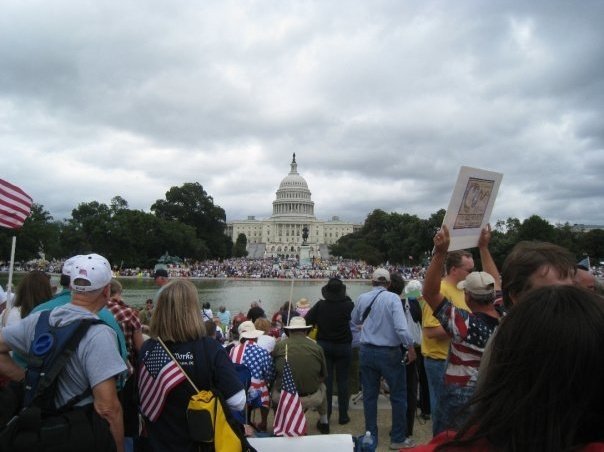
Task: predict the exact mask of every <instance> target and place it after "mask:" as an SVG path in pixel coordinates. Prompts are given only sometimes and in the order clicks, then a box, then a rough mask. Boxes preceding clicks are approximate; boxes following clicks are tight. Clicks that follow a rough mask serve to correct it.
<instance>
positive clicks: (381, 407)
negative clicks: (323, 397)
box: [256, 395, 432, 452]
mask: <svg viewBox="0 0 604 452" xmlns="http://www.w3.org/2000/svg"><path fill="white" fill-rule="evenodd" d="M337 406H338V402H337V399H336V398H335V397H334V399H333V410H334V412H335V413H336V415H335V417H334V416H332V422H331V424H330V433H348V434H351V435H353V436H359V435H362V434H364V433H365V418H364V417H363V401H362V400H359V401H358V402H357V403H354V402H353V401H352V400H351V402H350V410H349V415H350V423H348V424H346V425H339V424H338V421H337V418H338V416H337ZM256 416H257V417H259V415H256ZM306 419H307V422H308V434H309V435H320V434H321V433H319V431H318V430H317V421H318V420H319V415H318V413H316V412H307V413H306ZM391 422H392V418H391V411H390V402H389V401H388V399H387V398H386V397H384V396H383V395H380V399H379V401H378V428H379V433H378V434H379V441H378V444H379V445H378V449H377V450H378V452H386V451H388V446H389V445H390V426H391ZM272 423H273V413H272V411H271V414H270V415H269V426H272ZM269 429H270V430H272V428H271V427H269ZM431 438H432V423H431V422H430V421H424V420H423V419H420V418H419V416H416V418H415V424H414V427H413V436H412V439H413V440H414V441H415V442H416V443H417V444H423V443H427V442H428V441H430V439H431ZM259 452H261V451H259Z"/></svg>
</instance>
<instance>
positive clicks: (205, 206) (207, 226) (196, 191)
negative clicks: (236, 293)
mask: <svg viewBox="0 0 604 452" xmlns="http://www.w3.org/2000/svg"><path fill="white" fill-rule="evenodd" d="M151 211H152V212H154V213H155V215H157V216H158V217H159V218H161V219H163V220H168V221H179V222H181V223H184V224H187V225H189V226H192V227H193V228H195V231H196V233H197V237H198V238H199V239H200V240H203V242H204V243H205V246H207V248H208V250H209V252H210V257H226V256H227V246H226V239H225V237H226V236H225V234H224V231H225V228H226V214H225V213H224V210H223V209H222V208H221V207H220V206H217V205H215V204H214V199H213V198H212V197H211V196H209V195H208V194H207V193H206V191H205V190H204V189H203V187H202V186H201V185H200V184H199V183H197V182H194V183H192V182H187V183H185V184H183V185H182V186H181V187H172V188H170V190H168V191H167V192H166V199H165V200H164V199H158V200H157V201H156V202H155V203H154V204H153V205H152V206H151Z"/></svg>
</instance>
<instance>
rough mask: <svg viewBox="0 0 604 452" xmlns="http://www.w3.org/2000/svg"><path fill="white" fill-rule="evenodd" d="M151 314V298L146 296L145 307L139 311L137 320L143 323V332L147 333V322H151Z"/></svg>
mask: <svg viewBox="0 0 604 452" xmlns="http://www.w3.org/2000/svg"><path fill="white" fill-rule="evenodd" d="M152 315H153V299H152V298H147V301H145V307H144V308H143V309H141V311H140V312H139V316H138V317H139V320H140V321H141V324H142V325H143V333H144V334H149V324H150V323H151V316H152Z"/></svg>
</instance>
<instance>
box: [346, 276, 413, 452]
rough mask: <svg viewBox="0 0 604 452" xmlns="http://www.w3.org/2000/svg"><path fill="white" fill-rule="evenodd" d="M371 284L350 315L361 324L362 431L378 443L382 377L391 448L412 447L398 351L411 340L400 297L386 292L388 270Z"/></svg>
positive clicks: (401, 355)
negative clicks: (387, 394) (389, 414)
mask: <svg viewBox="0 0 604 452" xmlns="http://www.w3.org/2000/svg"><path fill="white" fill-rule="evenodd" d="M372 285H373V289H372V290H371V291H369V292H366V293H364V294H361V295H360V296H359V298H358V300H357V302H356V306H355V308H354V310H353V311H352V315H351V316H352V322H353V323H355V324H356V325H361V324H362V325H363V327H362V329H361V353H360V365H361V384H362V386H363V409H364V412H365V430H366V431H369V432H371V434H372V435H373V436H374V437H375V438H376V441H377V438H378V429H377V399H378V396H379V391H380V380H381V378H382V377H383V378H384V379H385V380H386V383H388V387H389V388H390V404H391V406H392V430H391V431H390V449H391V450H398V449H401V448H408V447H413V446H414V445H415V444H414V443H413V441H412V440H411V439H410V438H407V437H406V429H407V419H406V411H407V384H406V377H405V375H406V374H405V362H404V355H403V352H402V349H401V346H402V347H404V348H405V349H407V348H409V347H410V346H413V338H412V337H411V334H410V332H409V329H408V328H407V319H406V317H405V313H404V311H403V305H402V303H401V300H400V298H399V297H398V296H397V295H396V294H394V293H392V292H388V291H387V290H386V289H387V288H388V286H389V285H390V273H389V272H388V270H386V269H384V268H378V269H377V270H375V272H373V277H372Z"/></svg>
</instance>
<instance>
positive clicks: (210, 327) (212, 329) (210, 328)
mask: <svg viewBox="0 0 604 452" xmlns="http://www.w3.org/2000/svg"><path fill="white" fill-rule="evenodd" d="M203 323H204V325H205V326H206V336H208V337H214V336H216V324H215V323H214V321H213V320H206V321H205V322H203Z"/></svg>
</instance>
